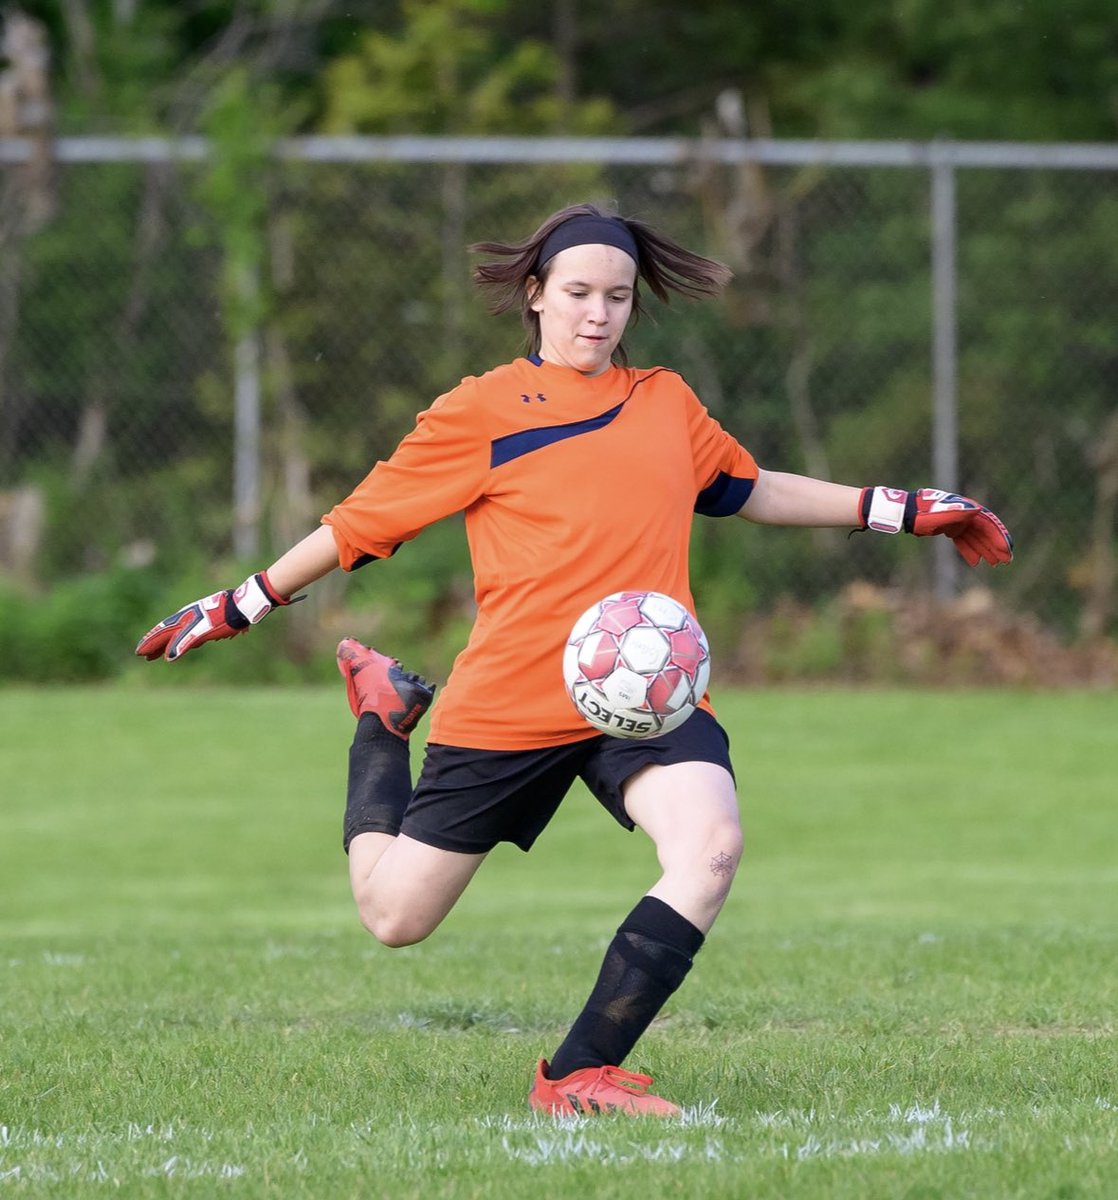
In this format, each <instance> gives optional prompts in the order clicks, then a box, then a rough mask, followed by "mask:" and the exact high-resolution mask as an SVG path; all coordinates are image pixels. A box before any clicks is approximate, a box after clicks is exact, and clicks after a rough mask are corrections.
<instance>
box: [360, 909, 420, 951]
mask: <svg viewBox="0 0 1118 1200" xmlns="http://www.w3.org/2000/svg"><path fill="white" fill-rule="evenodd" d="M358 912H359V913H360V914H361V924H362V925H364V926H365V928H366V929H367V930H368V931H369V932H370V933H371V934H372V935H373V937H375V938H376V939H377V941H378V942H380V944H381V945H382V946H387V947H388V948H389V949H390V950H398V949H400V948H401V947H403V946H414V945H415V944H416V942H421V941H423V939H424V938H426V937H428V936H429V935H430V934H431V932H432V929H431V927H430V926H429V925H425V924H422V923H421V922H419V921H417V920H416V918H415V917H414V916H413V915H409V914H408V913H402V912H385V911H383V910H381V909H378V908H373V907H372V906H370V905H359V906H358Z"/></svg>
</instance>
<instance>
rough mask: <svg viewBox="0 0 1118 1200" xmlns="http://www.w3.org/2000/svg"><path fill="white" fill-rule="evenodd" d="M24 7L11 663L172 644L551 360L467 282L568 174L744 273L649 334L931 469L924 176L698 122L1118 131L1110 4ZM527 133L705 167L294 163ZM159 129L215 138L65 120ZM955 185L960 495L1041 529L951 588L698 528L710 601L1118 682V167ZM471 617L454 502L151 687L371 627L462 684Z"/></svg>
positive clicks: (746, 414) (748, 621) (790, 631)
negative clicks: (245, 432)
mask: <svg viewBox="0 0 1118 1200" xmlns="http://www.w3.org/2000/svg"><path fill="white" fill-rule="evenodd" d="M0 16H2V19H3V28H2V36H3V45H2V50H3V59H2V61H0V148H2V147H3V146H5V145H7V146H10V147H16V146H17V145H18V146H19V147H20V153H18V154H17V153H16V152H15V150H14V149H13V150H12V151H11V153H9V154H6V155H0V680H3V679H12V678H24V679H43V678H75V677H77V678H106V677H112V676H116V675H119V674H120V673H121V672H123V671H126V670H128V669H129V668H130V667H133V668H138V667H140V664H134V663H132V662H130V652H131V647H132V645H133V644H134V642H135V640H136V638H137V637H138V635H139V634H140V633H142V632H143V630H144V629H145V628H146V627H147V626H148V625H149V624H151V622H152V621H154V620H155V619H157V618H158V617H160V616H162V615H165V613H166V612H168V611H170V610H171V609H173V608H175V607H177V606H178V605H179V604H182V603H185V602H187V601H189V600H190V599H193V598H194V597H195V596H197V595H201V594H204V593H205V592H207V591H209V590H212V589H214V588H217V587H223V586H231V585H233V584H235V583H236V582H239V580H240V579H241V578H242V577H243V575H244V574H245V573H246V572H247V571H248V570H250V569H256V568H258V567H259V566H261V565H264V564H265V563H266V562H267V561H269V560H270V559H271V558H272V557H274V556H275V555H276V554H277V553H278V552H280V551H282V550H283V549H284V548H286V546H287V545H289V544H291V543H292V542H294V541H296V540H297V539H298V538H299V537H300V536H302V534H303V533H305V532H307V531H308V530H309V529H311V528H313V526H314V524H315V523H316V522H317V520H318V518H319V516H320V515H321V513H323V512H324V511H326V510H327V509H328V508H329V507H330V506H331V505H332V504H333V503H334V502H335V501H336V500H337V499H339V498H341V497H342V496H343V495H344V494H345V493H346V492H347V491H348V490H349V489H350V488H351V487H352V486H353V485H354V484H355V483H356V482H357V481H358V480H359V479H360V478H361V476H362V475H363V474H364V473H365V471H366V470H367V469H368V468H369V467H370V466H371V465H372V463H373V462H374V461H376V459H378V458H380V457H384V456H386V455H387V454H389V453H390V452H391V449H392V447H393V446H394V444H395V442H396V441H397V440H398V439H399V437H400V436H402V434H403V433H405V432H406V431H407V429H408V428H409V427H410V425H411V423H412V421H413V420H414V416H415V414H416V413H417V412H418V411H419V410H421V409H422V408H425V407H426V406H427V405H428V404H429V403H430V401H431V400H432V399H433V398H434V397H435V396H436V395H438V394H439V393H441V392H443V391H446V390H447V389H448V388H450V387H452V386H453V385H454V384H455V383H456V382H457V381H458V379H459V378H460V377H461V376H462V375H464V374H471V373H476V372H480V371H483V370H485V369H487V368H488V367H489V366H491V365H493V364H495V363H497V362H501V361H506V360H507V359H508V358H510V357H512V355H513V354H515V353H516V352H517V351H518V349H519V346H520V330H519V326H518V325H517V322H516V320H515V318H508V319H500V320H498V319H494V318H492V317H489V316H487V315H486V314H485V313H484V311H483V309H482V306H481V305H480V304H479V303H478V301H477V299H476V297H474V296H473V295H472V293H471V289H470V285H469V279H468V274H469V267H470V260H469V256H468V255H467V253H466V250H465V247H466V245H467V244H468V243H469V242H471V241H475V240H481V239H486V238H509V239H514V238H518V237H522V236H525V235H526V234H527V233H529V232H530V231H531V230H532V229H533V228H534V227H535V226H536V225H537V224H538V222H539V221H540V219H542V217H543V216H545V215H546V214H547V213H548V212H550V211H551V210H553V209H554V208H556V207H558V206H560V205H562V204H566V203H569V202H571V201H574V200H579V199H586V198H590V199H600V200H606V201H609V202H615V203H617V204H618V206H619V207H620V209H621V211H623V212H626V213H629V214H634V215H640V216H642V217H645V218H646V219H649V220H651V221H653V223H655V224H658V225H661V226H662V227H663V228H664V229H665V230H667V231H668V232H670V233H671V234H672V236H674V237H675V238H677V239H678V240H680V241H683V242H684V243H685V244H688V245H691V246H694V247H695V248H696V249H700V250H702V251H704V252H706V253H709V254H712V255H714V256H715V257H718V258H721V259H723V260H724V261H726V262H728V263H729V264H730V265H731V266H732V267H733V268H734V271H735V280H734V283H733V285H732V286H731V288H730V290H729V292H728V293H727V295H726V296H725V297H724V299H722V300H721V301H719V302H717V303H706V304H703V305H690V306H689V305H686V304H678V303H677V304H676V305H673V306H672V308H671V309H670V310H668V311H659V312H656V313H655V314H654V319H652V320H646V321H644V322H642V323H641V324H640V325H638V326H637V327H636V328H635V329H634V330H633V331H632V334H631V336H630V337H629V338H628V339H627V341H628V344H629V349H630V354H631V357H632V359H633V361H635V362H637V363H653V362H663V363H665V364H667V365H670V366H674V367H676V368H677V369H679V370H681V371H682V372H683V374H684V375H685V376H686V377H687V378H688V380H689V382H690V383H691V384H692V385H693V386H694V387H695V388H696V390H697V391H698V392H699V394H700V396H701V397H702V398H703V400H704V402H705V403H706V404H707V405H708V406H709V407H710V408H711V410H712V411H713V412H714V413H715V415H716V416H717V417H718V418H719V419H720V420H721V421H722V422H723V423H724V424H725V425H726V426H727V428H729V429H730V430H731V431H732V432H734V433H735V434H736V435H737V436H738V437H739V439H740V440H741V441H742V442H743V443H744V444H745V445H747V446H749V447H750V449H751V450H753V452H754V453H755V455H756V456H757V458H758V459H759V461H760V462H761V463H762V465H764V466H769V467H772V468H774V469H784V470H793V471H805V472H807V473H811V474H820V475H824V476H826V477H829V478H834V479H839V480H842V481H844V482H850V483H859V484H861V483H890V484H894V485H897V486H904V487H917V486H922V485H926V484H935V483H937V481H936V480H935V479H933V478H931V477H930V471H931V451H930V443H931V432H930V431H931V415H930V407H931V390H932V383H931V349H930V346H931V277H930V271H931V268H930V236H931V235H930V225H929V198H928V197H929V178H928V172H927V170H923V169H919V168H905V169H900V168H894V167H880V166H878V167H872V166H860V167H856V166H849V165H835V164H823V163H820V164H816V165H807V166H762V165H760V164H758V163H749V162H746V163H741V164H736V165H735V164H725V163H722V164H720V163H717V162H714V161H712V160H709V159H706V158H704V157H703V155H702V153H701V147H702V145H703V144H704V142H707V141H709V140H710V139H713V138H741V139H749V138H765V139H767V138H779V139H804V138H811V139H872V140H898V139H903V140H907V141H923V140H930V139H945V138H950V139H970V140H984V141H1012V142H1035V141H1044V142H1069V143H1073V142H1096V143H1106V142H1112V141H1113V139H1114V134H1115V129H1116V124H1118V26H1116V25H1115V22H1114V20H1113V7H1112V5H1111V4H1110V2H1109V0H1060V2H1059V3H1057V0H1025V2H1019V0H1014V2H1012V3H1011V2H1008V0H1006V2H1000V0H999V2H994V3H988V4H985V5H981V6H978V5H973V4H971V3H963V2H961V0H948V2H947V3H943V2H942V0H940V2H937V3H932V2H931V0H904V2H899V0H895V2H891V3H886V2H884V0H867V2H866V3H863V4H860V5H854V6H852V5H846V4H840V3H837V2H836V0H804V2H801V3H797V4H788V3H783V2H776V3H770V4H766V5H756V6H753V5H751V6H744V5H740V4H736V3H729V2H722V3H702V2H698V3H693V4H689V5H686V6H681V5H678V4H674V3H673V4H668V3H666V2H661V0H651V2H640V3H638V2H636V0H604V2H602V3H598V4H595V5H588V4H580V3H578V0H558V2H557V3H554V4H551V5H539V4H529V3H526V2H525V0H428V2H419V0H399V2H384V3H374V2H368V0H367V2H365V3H348V2H347V3H342V2H340V0H273V2H270V3H268V2H264V0H260V2H256V3H250V2H240V3H219V2H215V0H192V2H179V3H172V2H162V3H156V2H151V0H65V2H60V3H21V4H18V5H17V4H10V3H7V4H5V3H0ZM494 134H503V135H518V136H522V137H523V136H528V137H534V138H539V139H544V138H586V137H598V138H601V137H621V136H625V137H634V136H637V137H642V138H664V137H674V138H686V139H693V141H694V145H695V147H696V153H695V154H694V155H693V156H692V157H690V158H688V159H687V160H686V161H681V162H679V163H676V164H672V165H662V166H648V165H639V164H631V163H630V164H626V163H623V162H611V161H608V160H607V161H590V160H588V161H586V162H581V163H573V164H572V163H555V162H538V163H511V164H509V163H495V162H485V161H474V162H470V161H439V160H435V159H433V160H432V161H426V162H407V163H403V162H389V161H380V162H378V161H318V160H315V159H314V158H309V157H307V156H306V155H301V156H300V155H296V154H291V153H281V154H277V153H276V152H275V148H276V145H277V141H278V140H279V139H291V138H299V137H307V136H311V135H332V136H335V137H337V136H347V135H359V136H360V135H381V136H383V135H440V136H453V137H476V136H478V135H494ZM152 135H158V136H159V137H162V138H173V139H184V138H190V137H195V136H198V137H202V138H204V139H205V140H206V143H205V144H206V146H207V147H208V154H207V155H206V156H204V157H202V156H195V155H191V154H179V155H176V156H174V157H172V158H167V157H165V156H164V157H159V156H154V157H152V156H149V157H147V158H144V157H143V156H142V155H140V154H139V153H138V152H137V154H136V155H135V156H134V158H133V161H104V160H99V159H98V158H97V156H95V155H90V156H89V159H90V160H89V161H79V159H80V157H81V156H80V155H74V154H71V155H69V156H67V157H66V158H65V159H61V158H60V157H59V156H58V155H57V154H55V153H54V149H53V148H54V147H55V146H56V145H57V139H58V138H60V137H65V138H77V139H90V138H95V137H106V136H112V137H122V136H124V137H129V138H135V139H139V138H142V137H145V136H152ZM74 144H75V145H77V144H79V143H74ZM86 144H92V143H88V142H87V143H86ZM176 144H177V145H186V144H187V143H184V142H176ZM957 181H958V182H957V216H958V253H957V260H958V278H959V288H958V297H957V326H958V349H959V359H958V372H959V379H958V393H959V421H960V432H959V462H960V481H959V483H960V487H961V488H962V489H963V490H964V491H966V492H968V493H970V494H973V495H976V496H979V497H981V498H982V499H984V500H985V501H987V502H988V503H989V504H990V505H991V506H992V507H994V508H995V509H996V510H997V511H998V512H999V513H1000V514H1001V515H1002V516H1003V517H1004V518H1005V520H1006V522H1007V524H1009V525H1010V527H1011V528H1012V529H1013V531H1014V533H1015V535H1016V538H1017V543H1018V550H1019V553H1018V558H1017V561H1016V562H1015V564H1014V565H1013V566H1012V568H1010V569H1008V570H1005V571H999V572H998V573H997V575H994V574H993V573H991V572H989V571H985V570H984V571H982V572H981V573H978V572H976V573H973V574H970V573H968V574H967V576H966V578H965V581H964V584H965V586H964V587H963V588H962V589H961V591H960V594H959V595H958V596H956V597H954V598H953V599H950V600H947V601H945V600H943V599H942V598H941V599H940V600H939V601H936V600H933V599H932V598H931V594H932V588H931V577H930V571H931V555H930V553H929V550H928V545H927V543H923V542H918V541H916V540H915V539H886V538H880V537H873V536H868V535H867V536H866V537H855V538H850V539H848V538H845V537H843V536H842V535H840V534H836V533H833V532H829V533H822V532H814V533H813V532H807V531H775V530H764V529H755V528H752V527H748V526H746V525H745V524H744V523H742V522H737V521H722V522H712V521H705V520H700V521H699V522H697V524H696V532H695V540H694V554H695V565H696V570H695V583H696V595H697V599H698V602H699V607H700V616H701V617H702V619H703V622H704V624H705V625H706V626H707V629H708V633H709V634H710V636H711V639H712V642H713V643H714V645H715V649H716V662H717V663H718V665H719V668H720V670H721V671H722V672H724V673H725V675H727V676H730V675H732V676H734V677H736V678H739V679H745V680H762V679H764V680H783V679H798V678H845V679H854V680H862V679H869V680H883V679H884V680H889V681H903V680H916V681H920V682H937V681H945V682H959V681H964V680H975V681H981V682H996V681H1004V682H1016V683H1053V682H1084V681H1093V682H1101V683H1113V682H1114V681H1115V679H1118V650H1116V648H1115V634H1116V631H1118V612H1116V608H1118V605H1116V594H1115V576H1116V567H1115V562H1116V559H1115V541H1116V530H1115V524H1116V512H1118V407H1116V403H1115V399H1114V396H1115V385H1116V383H1118V338H1116V336H1115V333H1114V320H1113V314H1114V312H1115V311H1116V302H1118V238H1116V237H1115V230H1116V229H1118V188H1116V183H1118V180H1116V177H1115V172H1114V171H1086V170H1063V171H1053V170H1044V169H1039V168H1037V169H1030V170H1019V169H1015V170H1011V169H1006V168H999V167H995V166H988V167H981V168H979V167H973V168H966V169H960V170H959V171H958V172H957ZM246 379H247V380H250V381H254V382H253V386H254V387H255V388H256V389H257V391H258V395H257V396H256V398H255V403H257V404H258V405H259V411H260V414H261V427H260V430H259V433H258V435H256V436H257V443H256V444H255V447H254V456H255V460H256V462H257V463H258V466H259V473H258V476H257V477H256V479H255V483H254V486H253V488H252V489H251V491H250V493H249V494H248V495H246V494H244V493H243V491H242V492H238V491H237V486H238V485H237V483H236V477H237V471H238V468H237V465H236V461H235V460H236V456H237V453H238V445H239V444H242V442H243V437H242V435H239V434H238V412H239V411H240V410H239V409H238V399H237V397H238V389H239V388H241V387H243V386H244V385H245V381H246ZM975 585H979V586H977V587H976V586H975ZM471 616H472V604H471V587H470V575H469V563H468V560H467V557H466V551H465V544H464V539H463V537H462V531H461V528H460V523H459V522H458V521H456V520H451V521H448V522H445V523H443V524H442V525H441V526H439V527H436V528H434V529H432V530H429V531H427V532H426V533H425V534H424V535H423V536H422V537H421V538H420V539H419V540H418V541H417V542H416V543H414V544H413V545H411V546H409V547H406V548H405V549H403V550H401V552H400V553H399V554H398V555H397V556H396V557H395V558H394V559H393V560H392V561H391V562H389V563H385V564H376V565H373V566H371V567H369V568H366V569H365V570H364V571H362V572H359V573H357V574H356V575H354V576H353V577H352V578H343V577H341V576H340V574H339V576H338V577H337V578H331V579H329V580H327V581H324V583H323V584H321V585H318V586H317V587H316V588H315V589H313V596H312V599H311V600H310V601H308V602H307V603H306V604H303V605H300V606H299V607H298V608H296V609H292V610H291V611H290V612H287V613H284V614H282V615H281V616H280V617H277V618H273V620H272V621H269V622H268V623H267V624H266V625H264V626H262V627H261V628H260V630H258V631H255V632H254V633H253V636H252V638H249V639H244V641H242V642H239V643H238V645H237V650H236V652H235V653H232V654H229V655H224V656H223V655H199V656H197V659H198V661H197V662H196V663H195V665H194V666H192V667H191V668H190V671H189V672H188V671H185V670H183V671H180V672H178V673H172V672H158V673H150V672H149V673H148V674H147V675H145V676H144V678H145V679H152V680H154V677H155V675H156V674H158V675H159V676H160V681H161V682H169V681H170V680H169V679H168V677H169V676H171V675H177V677H180V678H182V679H186V678H189V679H191V680H198V679H200V678H236V679H243V680H252V681H259V680H272V681H277V682H278V681H286V680H298V679H306V678H318V677H325V676H326V675H327V674H328V673H329V672H331V671H332V670H333V667H332V658H331V651H332V646H333V644H334V641H335V640H336V638H337V637H338V636H340V635H341V634H346V633H351V632H352V633H354V634H357V635H358V636H364V637H366V638H379V639H381V640H382V642H383V644H384V645H385V647H386V648H388V649H390V650H391V651H392V652H393V653H396V654H398V655H400V656H401V657H406V659H407V660H408V661H409V664H410V665H412V666H415V667H416V668H417V669H422V670H426V671H428V672H430V673H433V674H435V675H436V676H439V675H445V671H446V670H447V669H448V665H449V661H450V659H451V658H452V656H453V653H454V652H455V650H456V649H457V648H458V647H459V646H460V645H461V644H462V641H463V640H464V637H465V634H466V631H467V629H468V626H469V622H470V619H471ZM189 661H191V662H194V659H193V658H192V659H191V660H189ZM135 677H136V678H140V677H141V676H140V675H138V674H137V675H136V676H135Z"/></svg>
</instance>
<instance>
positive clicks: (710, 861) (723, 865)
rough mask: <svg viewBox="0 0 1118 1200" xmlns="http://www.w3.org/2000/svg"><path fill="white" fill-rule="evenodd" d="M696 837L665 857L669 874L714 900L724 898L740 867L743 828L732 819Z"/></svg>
mask: <svg viewBox="0 0 1118 1200" xmlns="http://www.w3.org/2000/svg"><path fill="white" fill-rule="evenodd" d="M694 832H695V834H696V835H697V836H694V837H692V838H684V839H680V840H679V841H678V842H676V843H674V844H673V846H672V847H671V849H670V850H669V851H668V852H667V853H666V854H665V856H664V857H665V861H664V866H665V868H666V869H667V870H668V871H669V872H670V873H681V874H683V875H686V876H687V877H689V878H690V879H691V880H692V881H693V884H692V886H694V885H698V886H699V887H700V889H701V890H702V891H703V892H705V893H709V894H710V895H711V896H718V895H724V894H725V893H726V892H728V891H729V889H730V884H731V883H733V881H734V876H735V875H736V874H737V871H738V867H739V866H740V865H741V860H742V853H743V851H744V847H745V842H744V838H743V836H742V830H741V825H740V824H739V823H738V822H737V821H736V820H734V819H732V818H727V819H726V820H718V821H714V822H712V823H711V824H710V825H709V826H707V827H706V828H705V829H702V830H696V831H694Z"/></svg>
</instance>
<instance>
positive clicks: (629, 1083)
mask: <svg viewBox="0 0 1118 1200" xmlns="http://www.w3.org/2000/svg"><path fill="white" fill-rule="evenodd" d="M600 1078H601V1079H602V1080H603V1081H604V1082H606V1083H612V1084H614V1085H616V1086H617V1087H623V1088H628V1089H629V1091H631V1092H647V1091H648V1089H649V1087H651V1085H652V1076H651V1075H638V1074H637V1073H636V1072H635V1071H625V1070H623V1069H622V1068H621V1067H603V1068H602V1073H601V1076H600Z"/></svg>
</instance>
